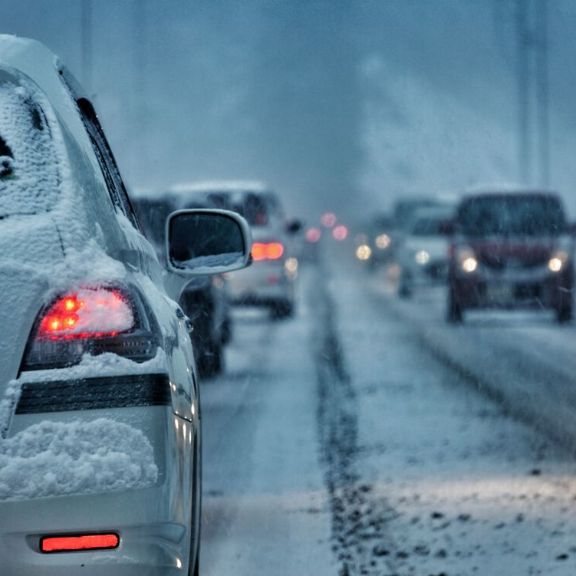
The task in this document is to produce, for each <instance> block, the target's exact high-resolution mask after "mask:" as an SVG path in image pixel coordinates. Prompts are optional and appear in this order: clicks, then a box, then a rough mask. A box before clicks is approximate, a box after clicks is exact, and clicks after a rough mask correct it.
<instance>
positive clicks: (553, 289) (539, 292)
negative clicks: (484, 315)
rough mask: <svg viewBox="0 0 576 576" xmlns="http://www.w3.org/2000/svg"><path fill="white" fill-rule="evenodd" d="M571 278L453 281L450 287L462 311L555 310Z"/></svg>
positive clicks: (549, 277)
mask: <svg viewBox="0 0 576 576" xmlns="http://www.w3.org/2000/svg"><path fill="white" fill-rule="evenodd" d="M572 285H573V283H572V277H571V274H565V275H559V276H550V275H548V276H545V277H541V278H538V279H530V278H526V277H524V278H457V279H455V278H452V279H451V280H450V287H451V289H452V291H453V293H454V296H455V298H456V300H457V301H458V302H459V304H460V305H461V306H462V307H464V308H500V309H515V308H523V309H542V308H558V307H559V306H560V305H561V304H562V303H563V301H564V300H565V299H566V296H567V295H569V294H570V292H571V289H572Z"/></svg>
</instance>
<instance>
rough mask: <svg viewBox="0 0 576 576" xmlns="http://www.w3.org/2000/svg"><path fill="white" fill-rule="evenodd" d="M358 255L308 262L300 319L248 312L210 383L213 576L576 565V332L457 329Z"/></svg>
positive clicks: (206, 393) (483, 326)
mask: <svg viewBox="0 0 576 576" xmlns="http://www.w3.org/2000/svg"><path fill="white" fill-rule="evenodd" d="M348 264H350V263H347V264H346V267H345V266H342V267H339V266H338V265H336V264H334V263H327V262H325V263H324V264H323V265H321V266H318V267H313V266H308V267H307V268H306V269H305V270H304V271H303V274H302V278H301V286H300V289H301V297H302V298H301V306H300V309H299V311H298V314H297V316H296V317H295V318H294V319H291V320H288V321H282V322H270V321H269V320H268V318H267V316H266V314H265V313H264V312H258V311H253V312H252V311H246V312H244V311H242V312H238V313H237V314H236V316H235V321H236V322H235V335H234V343H233V344H232V345H231V347H230V348H229V350H228V351H227V362H228V368H227V373H226V374H225V375H224V376H222V377H221V378H219V379H216V380H213V381H206V382H205V383H204V384H203V388H202V394H203V397H202V402H203V426H204V511H203V550H202V573H203V574H205V575H210V576H238V575H243V574H246V575H251V576H252V575H256V574H265V575H267V576H276V575H278V576H281V575H285V574H286V575H288V574H290V575H293V574H301V575H304V576H308V575H310V576H312V575H315V576H324V575H331V576H346V575H360V574H368V575H374V576H375V575H378V576H392V575H398V576H400V575H402V576H403V575H411V574H415V575H424V576H440V575H446V576H456V575H486V576H494V575H506V576H526V575H532V574H546V575H560V574H562V575H573V574H575V573H576V461H575V460H574V457H573V456H572V455H571V453H570V451H569V450H567V449H566V448H565V446H566V445H569V444H570V442H571V438H572V436H571V435H570V434H568V436H564V437H563V436H562V431H563V430H564V427H563V426H564V423H566V425H567V426H568V427H569V426H570V424H569V423H568V422H567V421H566V418H568V415H569V414H570V409H569V407H567V406H568V405H569V403H570V402H569V401H570V394H569V393H568V392H567V391H566V390H569V388H567V385H569V384H570V382H572V384H576V366H575V365H574V364H575V362H574V360H573V358H576V354H575V353H574V351H575V350H576V331H575V329H574V328H573V327H568V328H559V327H557V326H554V325H553V324H552V323H551V321H550V319H549V318H548V317H547V316H545V315H532V316H525V315H520V316H510V315H502V314H500V315H498V314H493V315H489V316H487V317H486V318H483V317H478V318H471V320H470V322H469V323H467V324H466V325H464V326H463V327H460V328H452V327H447V326H445V324H444V322H443V319H442V314H443V299H442V295H441V294H440V293H438V292H434V291H431V292H429V293H425V294H421V295H417V298H416V299H415V301H414V302H410V303H403V302H399V301H398V300H397V299H396V298H395V297H394V295H393V294H391V293H390V290H389V289H388V287H387V284H386V279H385V278H384V276H383V275H372V276H371V275H368V274H365V273H364V272H363V271H361V270H360V269H357V270H355V272H354V273H352V274H351V273H350V268H349V266H348ZM571 366H574V371H573V372H572V374H571V375H570V374H569V368H570V367H571ZM562 371H563V372H562ZM563 373H566V374H565V376H566V378H571V380H568V381H567V380H565V379H564V380H561V377H562V374H563ZM539 384H540V385H542V386H540V388H539V387H538V385H539ZM548 387H550V389H554V388H555V391H554V390H553V392H554V393H552V394H549V395H547V394H546V393H545V390H546V389H547V388H548ZM479 388H480V391H479V390H478V389H479ZM541 388H543V390H542V389H541ZM504 389H506V390H508V392H503V391H502V390H504ZM547 396H550V398H551V399H550V398H548V397H547ZM557 410H558V412H557ZM562 411H563V412H562ZM574 414H575V415H576V409H575V410H574ZM574 421H575V422H576V418H574ZM537 427H539V428H542V429H543V430H545V431H546V434H544V433H542V432H539V431H537ZM551 437H552V438H554V437H556V438H560V439H564V440H565V442H564V446H561V445H560V444H559V443H556V442H553V441H551V440H550V439H549V438H551Z"/></svg>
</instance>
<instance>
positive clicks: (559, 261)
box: [548, 251, 568, 272]
mask: <svg viewBox="0 0 576 576" xmlns="http://www.w3.org/2000/svg"><path fill="white" fill-rule="evenodd" d="M566 262H568V254H566V252H563V251H560V252H556V253H555V254H554V255H553V256H552V258H550V260H548V270H550V272H560V271H561V270H562V269H563V268H564V266H565V265H566Z"/></svg>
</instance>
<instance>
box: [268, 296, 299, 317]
mask: <svg viewBox="0 0 576 576" xmlns="http://www.w3.org/2000/svg"><path fill="white" fill-rule="evenodd" d="M270 313H271V315H272V318H273V319H274V320H283V319H284V318H291V317H292V316H293V315H294V303H293V302H292V301H290V300H280V301H278V302H275V303H274V304H272V307H271V308H270Z"/></svg>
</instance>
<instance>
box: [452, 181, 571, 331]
mask: <svg viewBox="0 0 576 576" xmlns="http://www.w3.org/2000/svg"><path fill="white" fill-rule="evenodd" d="M452 232H453V236H452V242H451V245H450V256H449V288H448V314H447V318H448V321H449V322H461V321H462V320H463V314H464V311H465V310H466V309H474V308H476V309H478V308H505V309H506V308H508V309H512V308H536V309H542V308H548V309H553V310H554V311H555V312H556V318H557V320H558V322H561V323H563V322H567V321H569V320H571V319H572V309H573V301H572V286H573V283H574V264H573V247H574V246H573V244H574V242H573V236H572V234H570V229H569V227H568V226H567V224H566V217H565V213H564V208H563V206H562V201H561V200H560V198H559V197H558V196H557V195H556V194H553V193H550V192H527V191H517V192H484V193H478V194H474V195H468V196H466V197H464V198H463V200H462V201H461V203H460V206H459V208H458V210H457V215H456V220H455V222H454V226H453V230H452Z"/></svg>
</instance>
